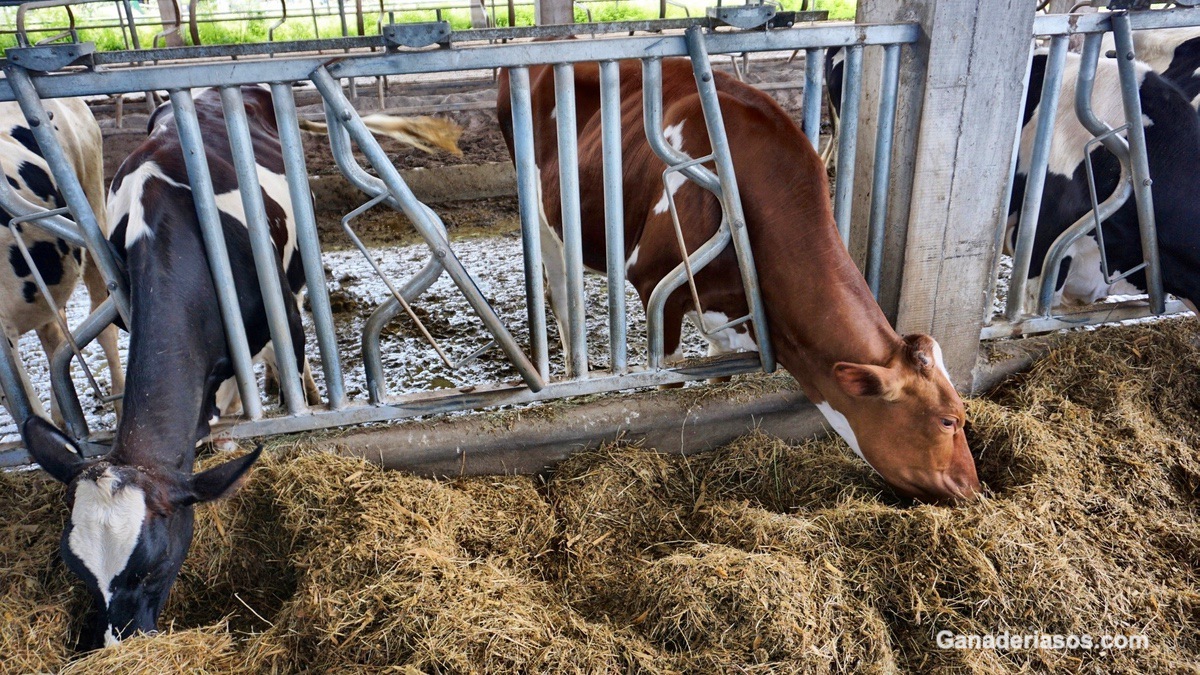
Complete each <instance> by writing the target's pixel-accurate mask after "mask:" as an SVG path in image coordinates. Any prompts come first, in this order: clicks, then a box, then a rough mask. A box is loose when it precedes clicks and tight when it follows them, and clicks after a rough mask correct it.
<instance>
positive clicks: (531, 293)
mask: <svg viewBox="0 0 1200 675" xmlns="http://www.w3.org/2000/svg"><path fill="white" fill-rule="evenodd" d="M508 83H509V98H510V99H511V101H512V121H513V163H514V165H515V166H516V169H517V194H518V195H520V196H521V198H520V199H519V200H518V208H519V209H520V215H521V247H522V251H523V253H524V260H525V303H526V314H527V316H528V324H529V341H530V347H531V351H532V352H533V361H534V363H536V364H537V369H538V372H539V373H540V374H541V376H542V378H543V379H546V380H549V379H550V354H549V346H548V344H547V337H546V297H545V292H546V291H545V281H544V277H543V275H542V244H541V237H542V225H541V209H542V195H541V191H542V177H541V175H540V174H539V172H538V167H537V159H536V157H535V155H534V150H533V105H532V102H531V98H530V96H531V93H530V89H529V69H528V68H512V69H510V70H509V71H508Z"/></svg>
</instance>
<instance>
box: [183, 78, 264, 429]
mask: <svg viewBox="0 0 1200 675" xmlns="http://www.w3.org/2000/svg"><path fill="white" fill-rule="evenodd" d="M169 94H170V97H171V105H172V106H173V107H174V114H175V126H176V128H177V129H178V130H179V144H180V147H181V148H182V150H183V161H184V164H185V166H187V172H188V183H189V184H190V185H191V188H192V201H193V202H194V203H195V205H196V219H197V220H198V221H199V223H200V234H201V235H202V236H203V238H204V248H205V253H206V254H207V255H208V267H209V271H210V272H211V273H212V278H213V287H214V288H215V289H216V291H217V305H218V306H219V307H220V308H221V320H222V322H223V323H224V325H225V340H226V342H228V344H229V356H230V359H231V360H232V361H233V372H234V377H236V378H237V384H238V390H239V393H240V394H241V398H242V411H243V412H244V413H245V414H246V416H247V417H249V418H250V419H252V420H258V419H262V416H263V410H262V400H261V399H260V398H259V394H258V380H257V379H256V378H255V376H254V362H253V356H252V355H251V354H250V346H249V344H247V342H246V326H245V323H244V322H243V321H242V310H241V305H240V303H239V302H238V297H237V288H236V286H235V285H234V282H233V268H232V267H231V266H230V264H229V253H228V251H227V250H226V246H225V231H224V228H223V227H222V226H221V214H220V213H219V212H218V211H217V202H216V200H215V198H214V197H215V195H214V193H213V185H212V176H211V175H210V174H209V172H208V159H207V156H206V155H205V152H204V139H203V138H202V137H201V136H200V123H199V121H197V119H196V104H195V102H194V101H193V100H192V94H191V92H190V91H188V90H186V89H176V90H173V91H170V92H169Z"/></svg>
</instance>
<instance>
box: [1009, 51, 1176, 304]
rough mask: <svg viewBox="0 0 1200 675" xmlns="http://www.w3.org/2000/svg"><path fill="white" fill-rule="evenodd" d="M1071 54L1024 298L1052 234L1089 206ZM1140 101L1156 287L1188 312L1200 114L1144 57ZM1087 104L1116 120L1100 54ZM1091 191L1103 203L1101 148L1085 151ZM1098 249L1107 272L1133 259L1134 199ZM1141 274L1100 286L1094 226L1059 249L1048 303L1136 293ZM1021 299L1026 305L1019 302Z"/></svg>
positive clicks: (1026, 132)
mask: <svg viewBox="0 0 1200 675" xmlns="http://www.w3.org/2000/svg"><path fill="white" fill-rule="evenodd" d="M1046 58H1047V57H1046V55H1045V54H1044V53H1043V54H1037V55H1035V56H1034V60H1033V72H1032V75H1031V77H1030V91H1029V92H1028V95H1027V99H1026V107H1025V113H1024V126H1023V128H1022V132H1021V148H1020V155H1019V157H1018V165H1017V171H1018V175H1017V180H1016V182H1015V184H1014V186H1013V196H1012V201H1011V203H1010V219H1009V232H1008V237H1007V238H1006V241H1007V242H1008V245H1009V247H1011V246H1012V242H1014V241H1015V236H1016V234H1015V233H1016V228H1017V223H1016V220H1017V217H1018V216H1017V214H1018V212H1019V210H1020V207H1021V202H1022V200H1023V198H1024V194H1025V177H1026V175H1027V174H1028V171H1029V158H1030V155H1031V153H1032V148H1033V140H1034V135H1035V127H1036V124H1037V117H1038V115H1039V114H1041V111H1040V110H1038V103H1039V100H1040V97H1041V87H1042V79H1043V74H1044V73H1045V68H1046ZM1079 64H1080V57H1079V56H1077V55H1075V54H1068V55H1067V62H1066V69H1065V72H1064V75H1063V86H1062V93H1061V96H1060V99H1059V107H1058V110H1057V111H1056V113H1055V132H1054V139H1053V145H1052V147H1051V150H1050V166H1049V171H1048V173H1047V176H1046V187H1045V196H1044V198H1043V199H1042V203H1041V209H1040V215H1039V220H1038V231H1037V234H1036V235H1035V238H1034V247H1033V261H1032V264H1031V265H1030V271H1029V274H1030V284H1029V293H1030V294H1031V295H1030V297H1029V298H1027V300H1029V301H1032V300H1033V299H1034V298H1036V293H1037V287H1038V285H1039V284H1040V277H1041V274H1042V259H1043V257H1044V256H1045V254H1046V252H1047V250H1048V249H1049V247H1050V245H1051V244H1052V243H1053V241H1054V239H1055V238H1056V237H1058V235H1059V234H1061V233H1062V232H1063V231H1064V230H1065V229H1066V228H1068V227H1069V226H1070V225H1071V224H1072V223H1074V222H1075V221H1076V220H1078V219H1079V218H1080V217H1082V216H1083V215H1085V214H1086V213H1088V211H1090V210H1091V204H1090V199H1089V195H1088V185H1087V174H1086V169H1085V167H1084V163H1083V148H1084V144H1085V143H1086V142H1087V141H1088V140H1089V139H1091V138H1092V136H1091V134H1090V133H1088V132H1087V131H1086V130H1085V129H1084V128H1083V126H1082V125H1081V124H1080V123H1079V122H1078V120H1077V119H1076V117H1075V113H1074V98H1075V86H1076V80H1077V75H1078V72H1079ZM1136 69H1137V73H1138V77H1139V92H1140V99H1141V104H1142V125H1143V127H1144V130H1145V136H1146V154H1147V158H1148V160H1149V164H1150V176H1151V178H1152V180H1153V181H1154V183H1153V186H1152V188H1151V190H1152V193H1153V198H1154V214H1155V221H1156V225H1157V231H1158V240H1159V251H1160V259H1161V265H1162V267H1161V269H1162V278H1163V287H1164V289H1165V290H1166V291H1167V292H1168V293H1172V294H1174V295H1175V296H1177V297H1179V298H1181V299H1183V300H1184V301H1185V302H1187V303H1188V304H1189V306H1191V307H1192V308H1193V309H1194V307H1195V304H1196V303H1197V302H1198V301H1200V229H1197V228H1196V223H1200V199H1197V198H1196V194H1197V190H1198V189H1200V121H1198V119H1197V114H1196V110H1195V109H1194V108H1192V106H1191V101H1190V100H1189V99H1188V98H1187V96H1186V95H1185V94H1184V93H1183V92H1181V91H1180V89H1179V88H1178V87H1176V86H1175V85H1174V84H1172V83H1171V82H1168V81H1167V80H1166V79H1164V78H1163V77H1162V76H1160V75H1158V74H1157V73H1155V72H1154V71H1153V70H1151V69H1150V67H1149V66H1147V65H1146V64H1144V63H1141V62H1139V63H1137V65H1136ZM1092 107H1093V110H1094V111H1095V113H1096V115H1097V117H1098V118H1099V119H1101V120H1103V121H1105V122H1107V123H1108V124H1109V125H1110V126H1112V127H1117V126H1120V125H1121V124H1123V123H1124V114H1123V108H1122V106H1121V94H1120V88H1119V79H1118V74H1117V65H1116V62H1115V61H1114V60H1112V59H1106V58H1101V59H1100V60H1099V63H1098V64H1097V69H1096V83H1095V88H1094V91H1093V96H1092ZM1091 154H1092V162H1093V167H1094V169H1095V173H1096V184H1097V185H1096V189H1097V196H1098V198H1099V200H1100V201H1103V200H1104V199H1105V198H1106V197H1107V196H1109V195H1110V194H1112V192H1113V191H1114V190H1115V189H1116V187H1117V181H1118V177H1119V175H1120V168H1119V164H1118V162H1117V159H1116V158H1115V157H1114V156H1113V155H1111V154H1110V153H1109V152H1107V151H1106V150H1104V149H1103V148H1102V147H1095V148H1094V149H1093V151H1092V153H1091ZM1103 227H1104V247H1105V253H1106V255H1107V258H1108V262H1109V266H1110V272H1111V273H1112V274H1116V273H1118V272H1120V271H1123V270H1129V269H1132V268H1134V267H1136V266H1137V265H1139V264H1141V262H1142V252H1141V242H1140V238H1139V234H1138V219H1137V211H1136V203H1135V200H1134V199H1133V198H1132V197H1130V198H1129V199H1128V200H1127V201H1126V203H1125V204H1124V205H1123V206H1122V207H1121V208H1120V209H1119V210H1118V211H1117V212H1116V213H1115V214H1114V215H1113V216H1112V217H1110V218H1109V219H1108V220H1107V221H1105V222H1104V224H1103ZM1144 289H1145V275H1144V274H1142V273H1141V272H1136V273H1134V274H1132V275H1130V276H1129V277H1128V278H1127V279H1124V280H1121V281H1118V282H1117V283H1116V284H1108V283H1107V281H1106V279H1105V278H1104V274H1103V272H1102V270H1101V265H1100V247H1099V244H1098V240H1097V239H1096V236H1095V233H1093V234H1091V235H1087V236H1084V237H1082V238H1080V239H1079V240H1078V241H1077V242H1076V243H1075V244H1074V245H1073V246H1072V247H1071V249H1070V251H1069V252H1068V256H1067V258H1066V262H1064V264H1063V268H1062V270H1061V271H1060V273H1059V279H1058V280H1057V283H1056V298H1055V300H1056V302H1055V304H1059V303H1060V302H1061V303H1082V304H1086V303H1090V302H1094V301H1096V300H1098V299H1100V298H1103V297H1105V296H1108V295H1125V294H1136V293H1141V292H1143V291H1144ZM1027 306H1030V305H1029V304H1027Z"/></svg>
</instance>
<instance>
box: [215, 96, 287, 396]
mask: <svg viewBox="0 0 1200 675" xmlns="http://www.w3.org/2000/svg"><path fill="white" fill-rule="evenodd" d="M221 106H222V108H223V109H224V112H225V129H226V131H227V132H228V134H229V148H230V151H231V153H232V158H233V166H234V168H235V169H236V171H237V175H238V191H239V192H240V193H241V196H242V207H243V208H244V209H245V212H246V227H247V228H248V229H249V230H250V249H251V253H252V254H253V255H254V269H255V272H256V273H257V276H258V285H259V290H260V291H261V292H262V299H263V308H264V309H265V310H266V313H267V325H268V326H269V327H270V329H271V342H272V343H273V345H274V348H275V365H276V367H277V368H278V369H279V385H280V388H281V390H282V391H283V394H284V398H285V399H287V400H286V404H287V408H288V412H289V413H291V414H293V415H299V414H301V413H304V412H307V411H308V401H307V399H306V398H305V395H304V387H303V386H302V385H301V383H300V370H299V368H298V367H297V365H296V356H295V351H294V349H295V347H296V346H297V345H295V344H293V342H292V331H291V324H290V322H289V321H288V315H287V309H286V304H285V301H284V297H283V294H284V289H283V286H282V284H283V283H285V282H284V281H283V279H282V275H281V273H280V271H281V268H282V265H281V264H280V262H279V256H280V255H281V254H282V251H276V250H275V242H274V241H272V239H271V227H270V224H269V223H268V222H267V211H266V207H265V206H264V204H263V192H262V188H261V186H260V185H259V182H258V168H257V164H256V163H255V161H254V145H253V143H252V141H251V140H250V126H249V122H248V121H247V119H246V107H245V103H244V102H243V99H242V90H241V89H240V88H238V87H221ZM300 346H301V347H303V345H300Z"/></svg>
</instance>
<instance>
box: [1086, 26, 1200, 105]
mask: <svg viewBox="0 0 1200 675" xmlns="http://www.w3.org/2000/svg"><path fill="white" fill-rule="evenodd" d="M1115 48H1116V45H1115V43H1114V42H1113V37H1112V34H1111V33H1110V34H1106V35H1105V36H1104V42H1103V46H1102V47H1101V53H1102V54H1107V53H1109V51H1110V50H1114V49H1115ZM1133 51H1134V52H1135V53H1136V54H1137V58H1138V60H1139V61H1142V62H1143V63H1145V64H1146V65H1148V66H1150V68H1151V70H1153V71H1154V72H1156V73H1158V74H1159V75H1162V76H1163V77H1164V78H1166V79H1167V80H1169V81H1170V82H1171V83H1172V84H1174V85H1175V86H1177V87H1179V89H1180V90H1181V91H1183V95H1184V96H1186V97H1187V99H1188V100H1189V101H1191V102H1192V107H1196V108H1200V28H1192V27H1188V28H1159V29H1157V30H1139V31H1134V32H1133Z"/></svg>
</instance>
